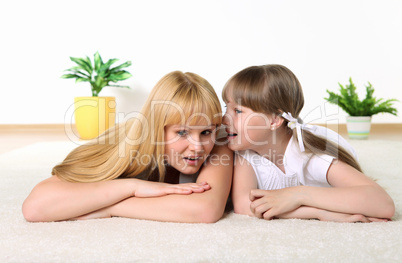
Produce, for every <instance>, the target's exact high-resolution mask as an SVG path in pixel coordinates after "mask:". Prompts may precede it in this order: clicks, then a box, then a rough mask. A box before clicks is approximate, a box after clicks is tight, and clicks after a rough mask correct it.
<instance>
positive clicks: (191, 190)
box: [22, 71, 233, 223]
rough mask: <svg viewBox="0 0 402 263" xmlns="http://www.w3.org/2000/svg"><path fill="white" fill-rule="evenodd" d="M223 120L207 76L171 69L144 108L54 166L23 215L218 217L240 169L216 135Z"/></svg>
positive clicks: (212, 219)
mask: <svg viewBox="0 0 402 263" xmlns="http://www.w3.org/2000/svg"><path fill="white" fill-rule="evenodd" d="M221 121H222V114H221V106H220V102H219V99H218V97H217V95H216V93H215V91H214V90H213V88H212V87H211V85H210V84H209V83H208V82H207V81H206V80H205V79H203V78H202V77H200V76H198V75H196V74H193V73H182V72H179V71H175V72H172V73H169V74H167V75H166V76H164V77H163V78H162V79H161V80H160V81H159V82H158V83H157V84H156V86H155V87H154V89H153V90H152V92H151V94H150V96H149V98H148V100H147V101H146V102H145V104H144V107H143V109H142V111H141V113H140V114H138V115H137V116H136V117H135V118H132V119H131V120H130V121H128V122H126V123H125V124H122V125H119V126H117V127H116V128H112V129H110V130H108V131H107V132H106V133H105V134H103V135H101V136H100V137H99V138H98V140H97V142H96V143H89V144H86V145H82V146H79V147H77V148H76V149H74V150H73V151H72V152H71V153H70V154H69V155H68V156H67V157H66V159H65V160H64V161H63V162H62V163H61V164H59V165H57V166H55V167H54V168H53V170H52V175H53V176H52V177H50V178H48V179H46V180H44V181H42V182H40V183H39V184H38V185H36V186H35V187H34V189H33V190H32V192H31V193H30V194H29V196H28V197H27V199H26V200H25V201H24V204H23V206H22V212H23V215H24V217H25V219H26V220H28V221H32V222H37V221H41V222H43V221H59V220H70V219H90V218H106V217H113V216H119V217H129V218H138V219H149V220H158V221H173V222H194V223H195V222H203V223H210V222H216V221H217V220H219V219H220V218H221V216H222V215H223V212H224V208H225V204H226V201H227V198H228V195H229V191H230V187H231V181H232V169H233V154H232V152H231V151H230V150H229V149H228V148H227V147H226V146H222V145H221V146H219V145H217V143H216V133H217V130H218V128H219V126H220V125H221ZM179 182H180V184H177V183H179Z"/></svg>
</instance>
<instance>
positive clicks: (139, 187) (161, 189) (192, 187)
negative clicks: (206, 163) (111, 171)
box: [133, 180, 211, 197]
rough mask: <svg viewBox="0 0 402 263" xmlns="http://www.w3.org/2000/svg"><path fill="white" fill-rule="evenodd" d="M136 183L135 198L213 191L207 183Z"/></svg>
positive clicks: (139, 181)
mask: <svg viewBox="0 0 402 263" xmlns="http://www.w3.org/2000/svg"><path fill="white" fill-rule="evenodd" d="M136 181H137V182H136V187H135V190H134V194H133V196H135V197H158V196H164V195H169V194H181V195H188V194H192V193H202V192H204V191H207V190H209V189H211V186H210V185H209V184H208V183H207V182H202V183H186V184H168V183H159V182H150V181H145V180H136Z"/></svg>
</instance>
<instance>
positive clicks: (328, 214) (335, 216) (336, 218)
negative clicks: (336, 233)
mask: <svg viewBox="0 0 402 263" xmlns="http://www.w3.org/2000/svg"><path fill="white" fill-rule="evenodd" d="M319 210H320V212H319V214H320V215H319V217H318V219H319V220H321V221H332V222H346V223H357V222H360V223H371V222H387V221H389V220H388V219H383V218H376V217H366V216H364V215H359V214H355V215H352V214H344V213H337V212H332V211H326V210H321V209H319Z"/></svg>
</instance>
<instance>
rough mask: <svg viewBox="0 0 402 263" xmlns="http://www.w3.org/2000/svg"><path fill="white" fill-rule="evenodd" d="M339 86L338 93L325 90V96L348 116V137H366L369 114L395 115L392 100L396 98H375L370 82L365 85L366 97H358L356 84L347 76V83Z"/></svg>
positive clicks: (395, 110)
mask: <svg viewBox="0 0 402 263" xmlns="http://www.w3.org/2000/svg"><path fill="white" fill-rule="evenodd" d="M338 84H339V86H340V90H339V91H340V94H336V93H334V92H331V91H329V90H327V92H328V94H329V97H328V98H325V99H326V100H327V101H329V102H330V103H333V104H337V105H338V106H339V107H340V108H341V109H343V110H344V111H345V112H346V113H347V114H349V116H347V117H346V126H347V130H348V135H349V138H351V139H367V138H368V135H369V133H370V127H371V116H373V115H375V114H378V113H390V114H393V115H395V116H396V115H397V109H396V108H394V107H393V106H392V105H393V102H395V101H397V100H396V99H389V100H385V101H384V99H376V98H375V97H373V93H374V88H373V86H372V85H371V83H370V82H368V86H366V97H365V98H364V99H363V100H360V99H359V96H358V95H357V93H356V86H355V84H354V83H353V81H352V78H349V85H345V87H344V86H342V85H341V84H340V83H338Z"/></svg>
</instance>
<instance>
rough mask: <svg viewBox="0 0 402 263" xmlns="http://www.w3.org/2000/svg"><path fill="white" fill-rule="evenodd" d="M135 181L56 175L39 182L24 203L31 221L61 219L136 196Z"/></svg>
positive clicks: (26, 214) (25, 212) (24, 212)
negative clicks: (76, 180) (81, 180)
mask: <svg viewBox="0 0 402 263" xmlns="http://www.w3.org/2000/svg"><path fill="white" fill-rule="evenodd" d="M133 191H134V187H133V185H132V181H131V180H126V179H124V180H123V179H121V180H111V181H104V182H97V183H70V182H65V181H61V180H60V179H58V178H57V177H55V176H53V177H51V178H49V179H46V180H44V181H42V182H41V183H39V184H38V185H37V186H35V188H34V189H33V190H32V192H31V193H30V194H29V196H28V197H27V199H26V200H25V201H24V203H23V206H22V212H23V214H24V217H25V218H26V219H27V220H28V221H32V222H35V221H36V222H38V221H40V222H43V221H58V220H66V219H70V218H74V217H77V216H80V215H83V214H87V213H89V212H92V211H95V210H98V209H101V208H103V207H107V206H110V205H112V204H115V203H117V202H119V201H121V200H124V199H126V198H128V197H130V196H132V194H133Z"/></svg>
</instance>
